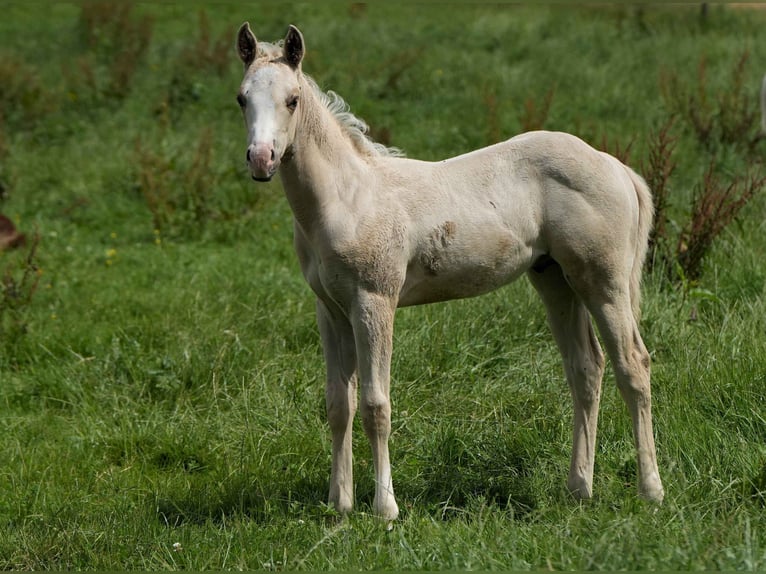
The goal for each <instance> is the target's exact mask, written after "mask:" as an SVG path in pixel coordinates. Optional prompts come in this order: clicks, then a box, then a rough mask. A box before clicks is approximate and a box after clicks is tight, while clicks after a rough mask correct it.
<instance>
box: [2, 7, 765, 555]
mask: <svg viewBox="0 0 766 574" xmlns="http://www.w3.org/2000/svg"><path fill="white" fill-rule="evenodd" d="M2 13H3V14H2V17H0V186H1V187H0V191H2V193H0V197H1V198H2V199H0V213H2V214H4V215H6V216H8V217H9V218H11V220H13V221H14V222H15V223H16V225H17V226H18V228H19V229H20V230H22V231H23V232H25V233H26V234H27V238H28V241H27V245H26V246H25V247H23V248H21V249H18V250H14V251H7V252H3V253H0V273H3V292H2V297H0V568H3V569H38V570H43V569H101V570H106V569H152V570H154V569H265V570H293V569H295V570H301V569H306V570H309V569H313V570H355V569H360V570H361V569H402V570H410V569H414V570H444V569H459V570H469V569H486V570H493V569H506V570H507V569H578V570H586V569H611V570H622V569H628V570H644V569H659V568H662V569H673V570H686V569H710V570H713V569H763V568H765V567H766V509H765V508H764V502H765V501H766V498H765V495H766V393H765V392H764V388H765V387H766V299H764V295H765V294H764V282H765V281H766V229H765V228H764V213H766V194H764V193H762V192H759V193H755V194H754V196H753V197H752V198H751V199H750V200H749V201H747V202H746V204H745V203H743V208H742V210H741V211H740V212H739V217H737V218H736V220H735V221H734V222H732V223H731V224H729V225H727V226H726V227H725V228H724V229H723V230H722V232H721V233H720V235H718V236H717V237H716V238H715V241H714V242H713V244H712V246H711V248H710V250H709V251H707V252H706V254H705V257H704V261H703V265H702V267H701V271H700V273H699V275H698V276H691V275H689V274H688V273H684V272H683V271H679V269H680V267H679V264H678V262H677V261H675V260H674V259H673V257H674V256H676V255H678V254H679V253H685V252H686V251H685V250H686V249H687V244H689V241H688V238H687V237H686V236H685V235H683V234H684V233H685V231H686V230H688V226H689V223H688V221H689V217H690V213H691V212H692V207H691V206H692V201H693V199H694V197H696V195H695V194H696V193H698V190H699V186H700V185H701V183H700V182H702V181H704V174H705V171H706V169H707V168H708V166H710V165H713V166H714V167H715V170H716V172H715V173H716V174H717V177H718V178H719V179H720V180H721V181H722V182H724V186H725V185H726V183H727V182H729V181H734V178H736V177H741V176H743V174H745V173H746V172H747V170H748V169H749V168H750V167H752V166H755V165H756V164H758V163H760V162H761V161H762V159H763V158H764V157H766V144H764V143H763V142H760V143H756V144H753V145H751V146H749V147H748V146H746V145H744V144H743V143H742V141H744V140H745V139H747V138H750V137H751V136H752V134H753V133H755V131H757V127H758V123H759V116H758V115H757V114H755V115H753V114H752V113H751V112H753V113H754V110H756V109H757V108H756V106H757V93H758V89H759V86H760V80H761V78H762V76H763V73H764V71H766V43H765V42H764V41H763V29H764V27H765V26H766V13H764V12H762V11H759V10H738V9H734V8H731V7H725V6H711V7H710V10H709V12H708V13H707V16H706V17H705V18H702V16H701V14H700V10H699V7H698V6H689V7H686V8H676V9H666V8H661V7H658V6H654V7H652V6H646V7H644V8H643V9H642V10H639V9H636V8H631V7H619V6H613V7H607V6H602V7H590V8H573V7H565V6H558V7H557V6H550V7H541V8H536V7H531V6H527V7H518V6H509V5H502V4H500V5H483V4H478V5H474V4H470V5H462V4H447V5H440V4H428V3H427V4H420V5H415V6H411V7H408V6H406V5H404V4H400V3H391V4H383V3H380V4H372V5H361V4H342V3H328V4H325V3H312V4H307V5H293V4H288V5H277V4H270V5H257V4H250V5H248V4H247V3H244V4H243V3H227V2H217V3H214V4H208V5H204V4H194V3H183V4H181V3H177V4H170V3H156V4H136V5H135V6H132V5H131V4H127V3H118V4H115V5H114V6H111V7H108V6H106V5H103V4H94V3H89V4H82V5H79V4H66V3H33V2H5V3H3V5H2ZM244 20H249V21H250V22H251V25H252V27H253V30H254V31H255V33H256V35H258V37H259V38H262V39H268V40H274V39H276V38H280V37H282V36H283V35H284V32H285V30H286V27H287V24H288V23H294V24H296V25H298V26H299V27H300V28H301V30H302V32H303V34H304V37H305V39H306V44H307V56H306V60H305V61H304V64H303V66H304V70H305V71H306V72H307V73H308V74H310V75H312V77H314V79H315V80H317V82H318V83H319V85H320V86H322V87H323V88H325V89H332V90H335V91H337V92H338V93H340V94H341V95H342V96H344V98H345V99H346V100H347V101H348V102H349V103H350V104H351V106H352V109H353V111H354V112H355V113H357V114H358V115H359V116H361V117H362V118H364V119H365V120H367V121H368V123H369V124H370V125H371V126H372V134H373V135H374V136H375V138H376V139H378V140H380V141H383V142H384V143H386V144H390V145H395V146H397V147H400V148H402V149H403V150H405V151H406V152H407V154H408V155H409V156H410V157H416V158H422V159H440V158H444V157H448V156H450V155H455V154H458V153H461V152H465V151H468V150H470V149H474V148H476V147H480V146H482V145H486V144H489V143H493V142H495V141H498V140H500V139H504V138H506V137H509V136H511V135H513V134H516V133H518V132H520V131H522V130H524V129H526V128H529V127H539V126H543V127H545V128H546V129H555V130H564V131H570V132H573V133H575V134H577V135H579V136H581V137H583V138H584V139H586V140H587V141H589V142H591V143H593V144H594V145H597V146H602V145H606V147H607V148H608V149H611V150H617V151H619V150H624V149H625V148H627V147H628V146H630V147H629V152H630V153H629V162H630V163H631V164H632V165H634V166H635V167H636V168H637V169H639V171H642V169H646V168H647V166H648V161H649V160H648V157H649V154H650V152H651V142H652V141H656V140H657V136H656V133H657V130H659V129H660V127H661V126H662V125H664V122H665V121H666V120H667V118H668V117H669V116H670V115H671V113H673V112H676V113H677V114H678V118H677V120H676V122H675V123H674V124H673V127H672V137H673V142H674V154H673V157H674V161H675V164H676V168H675V170H674V171H673V173H672V177H671V178H670V179H669V183H668V186H667V189H668V205H667V207H666V211H664V214H665V215H666V218H667V231H666V236H665V237H663V238H662V242H661V243H660V244H658V245H659V247H661V248H662V249H664V250H665V251H663V252H659V251H658V253H660V255H662V254H664V256H665V257H666V259H667V258H669V259H667V261H669V264H668V265H667V266H662V265H657V266H655V269H654V271H653V272H652V273H649V274H647V276H646V280H645V289H644V305H643V319H642V332H643V334H644V338H645V341H646V344H647V347H648V348H649V349H650V352H651V353H652V359H653V372H652V377H653V398H654V415H655V430H656V435H657V436H656V438H657V448H658V456H659V463H660V470H661V472H662V473H663V479H664V483H665V488H666V499H665V502H664V503H663V504H662V505H661V506H659V507H654V506H651V505H648V504H645V503H643V502H641V501H640V500H638V499H637V497H636V484H635V483H636V468H635V462H634V461H635V456H634V452H633V445H632V438H631V434H630V421H629V417H628V414H627V410H626V408H625V406H624V404H623V403H622V401H621V400H620V399H619V396H618V393H617V391H616V389H615V385H614V379H613V376H612V374H611V371H609V370H608V371H607V375H606V377H605V381H604V393H603V399H602V406H601V418H600V427H599V442H598V452H597V459H596V475H595V483H594V490H595V498H594V500H592V501H590V502H588V503H577V502H575V501H573V500H572V499H571V497H570V496H569V495H568V494H567V492H566V487H565V481H566V473H567V470H568V465H569V453H570V433H571V418H572V408H571V401H570V399H569V392H568V390H567V388H566V384H565V381H564V377H563V371H562V369H561V365H560V359H559V356H558V353H557V351H556V349H555V347H554V345H553V342H552V339H551V337H550V334H549V331H548V328H547V325H546V322H545V316H544V310H543V307H542V305H541V303H540V302H539V301H538V300H537V298H536V296H535V294H534V292H533V289H532V288H531V286H530V285H529V284H528V283H527V282H526V280H524V279H522V280H521V281H519V282H517V283H515V284H514V285H512V286H510V287H508V288H505V289H503V290H501V291H499V292H496V293H492V294H490V295H487V296H484V297H482V298H477V299H471V300H463V301H456V302H451V303H446V304H438V305H432V306H426V307H419V308H410V309H405V310H402V311H400V313H399V314H398V316H397V326H396V333H395V353H394V362H393V367H392V378H393V383H392V389H393V392H392V398H393V417H392V418H393V435H392V441H391V452H392V459H393V472H394V483H395V485H396V488H397V494H398V500H399V504H400V507H401V509H402V516H401V518H400V519H399V520H398V521H397V522H396V523H395V524H394V527H393V529H392V530H390V531H388V530H386V528H385V525H383V524H381V523H380V522H378V521H377V520H375V519H374V518H373V517H372V516H371V515H370V514H369V510H370V503H371V497H372V494H373V484H372V468H371V462H370V453H369V447H368V446H367V444H366V439H365V438H364V433H363V432H362V431H361V427H359V428H357V431H356V435H355V445H356V448H355V452H356V458H355V472H356V478H357V492H356V500H357V511H356V512H355V513H353V514H352V515H350V516H349V517H347V518H346V519H343V520H341V519H339V518H338V517H337V516H335V514H334V513H333V511H332V510H331V509H329V508H327V506H326V504H325V500H326V496H327V492H326V491H327V484H328V478H329V468H330V442H329V431H328V429H327V425H326V422H325V416H324V390H323V381H324V367H323V363H322V359H321V349H320V347H319V336H318V333H317V328H316V325H315V322H314V312H313V311H314V300H313V297H312V295H311V293H310V291H309V289H308V287H307V286H306V285H305V283H304V282H303V280H302V278H301V276H300V271H299V269H298V265H297V261H296V259H295V256H294V254H293V251H292V231H291V230H292V223H291V216H290V212H289V208H288V206H287V203H286V201H285V200H284V198H283V197H282V192H281V188H280V185H279V182H278V181H275V182H274V183H271V184H259V185H255V184H254V183H253V182H252V181H250V178H249V176H248V174H247V171H246V168H245V165H244V161H243V156H244V151H245V133H244V128H243V126H242V120H241V117H240V113H239V110H238V109H237V104H236V102H235V96H236V93H237V89H238V86H239V81H240V78H241V64H240V62H239V61H238V59H237V57H236V52H235V50H234V35H235V32H236V29H237V27H238V26H239V25H240V24H241V23H242V22H243V21H244ZM745 56H746V57H745ZM738 66H739V68H738ZM738 74H739V75H738ZM738 81H739V82H740V84H738V83H737V82H738ZM738 85H739V88H738V87H737V86H738ZM737 90H739V91H737ZM740 95H741V96H742V97H744V98H745V99H744V100H741V99H739V96H740ZM690 101H693V102H695V103H696V106H697V107H696V108H695V109H697V110H698V111H699V115H698V116H696V122H697V123H696V124H695V123H694V122H695V119H694V118H695V116H694V115H693V114H691V115H690V114H689V113H688V111H689V110H684V109H683V106H684V104H688V102H690ZM735 111H736V112H737V113H739V114H740V115H739V116H737V117H738V118H740V119H741V118H745V119H747V120H749V123H748V122H745V123H744V124H743V125H739V126H738V128H737V129H734V130H732V129H728V128H727V127H726V126H731V125H733V124H736V121H735V120H736V119H737V118H734V119H731V117H730V116H731V114H733V113H734V112H735ZM685 113H686V115H684V114H685ZM727 114H728V115H727ZM748 114H750V115H748ZM727 118H728V119H727ZM727 121H728V122H729V123H728V124H727V123H726V122H727ZM706 122H707V123H706ZM706 126H707V127H708V128H709V130H708V132H707V136H704V134H703V135H701V133H702V132H704V129H702V128H705V127H706ZM732 131H733V135H732ZM35 236H37V237H38V241H37V242H35V240H34V237H35ZM679 237H681V239H680V240H679ZM679 245H680V246H681V248H680V250H679V248H678V246H679ZM35 246H36V249H33V247H35ZM659 247H658V249H659ZM663 261H664V260H663ZM666 269H668V270H667V271H666Z"/></svg>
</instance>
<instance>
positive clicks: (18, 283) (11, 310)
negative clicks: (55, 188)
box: [0, 233, 41, 346]
mask: <svg viewBox="0 0 766 574" xmlns="http://www.w3.org/2000/svg"><path fill="white" fill-rule="evenodd" d="M39 242H40V237H39V235H38V234H37V233H36V234H35V235H34V236H33V237H32V239H31V240H30V241H29V242H28V245H27V247H26V249H25V250H24V251H22V252H20V253H9V252H5V254H4V255H3V258H4V260H3V263H4V268H3V270H2V277H1V279H0V280H1V281H2V284H0V341H2V342H3V343H4V344H5V345H6V346H7V345H12V344H13V343H15V342H16V341H17V339H18V338H19V337H21V336H22V335H24V334H25V333H26V332H27V329H28V323H27V314H28V310H29V308H30V306H31V304H32V298H33V297H34V294H35V292H36V291H37V285H38V282H39V281H40V273H41V270H40V267H39V264H38V259H37V247H38V244H39ZM23 244H24V242H19V246H21V245H23Z"/></svg>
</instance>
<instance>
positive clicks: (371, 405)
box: [360, 394, 391, 435]
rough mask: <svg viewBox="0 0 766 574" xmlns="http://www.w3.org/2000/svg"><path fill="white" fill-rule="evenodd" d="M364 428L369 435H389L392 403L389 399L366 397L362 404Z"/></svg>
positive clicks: (378, 396)
mask: <svg viewBox="0 0 766 574" xmlns="http://www.w3.org/2000/svg"><path fill="white" fill-rule="evenodd" d="M360 410H361V415H362V426H363V427H364V430H365V432H366V433H367V434H368V435H373V434H374V435H378V434H380V433H386V434H387V433H388V432H389V431H390V428H391V402H390V400H389V399H388V398H387V397H384V396H383V395H382V394H381V395H376V396H372V397H364V398H363V399H362V403H361V407H360Z"/></svg>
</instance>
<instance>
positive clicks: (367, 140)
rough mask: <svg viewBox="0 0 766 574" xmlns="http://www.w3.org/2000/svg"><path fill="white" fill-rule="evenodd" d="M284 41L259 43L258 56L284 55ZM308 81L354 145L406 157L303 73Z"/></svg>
mask: <svg viewBox="0 0 766 574" xmlns="http://www.w3.org/2000/svg"><path fill="white" fill-rule="evenodd" d="M283 43H284V41H283V40H279V41H277V42H274V43H270V42H259V43H258V52H259V54H258V56H259V57H268V58H269V59H271V60H272V61H274V60H276V59H278V58H281V57H282V46H283ZM302 75H303V78H304V79H305V80H306V83H307V84H308V85H309V86H310V87H311V89H312V90H313V92H314V94H315V95H316V96H317V99H318V100H319V101H320V102H321V103H322V105H324V107H326V108H327V109H328V111H329V112H330V113H331V114H332V115H333V116H334V117H335V119H336V120H337V121H338V124H340V126H341V127H342V128H343V130H344V131H345V132H346V133H347V134H348V136H349V137H350V138H351V141H352V142H353V144H354V146H356V148H357V149H358V150H359V151H360V152H361V153H363V154H366V155H382V156H391V157H404V152H403V151H402V150H400V149H399V148H396V147H388V146H385V145H383V144H381V143H378V142H376V141H373V139H372V138H371V137H370V136H369V134H368V132H369V131H370V127H369V126H368V125H367V123H366V122H365V121H364V120H363V119H361V118H359V117H357V116H355V115H354V114H352V113H351V108H350V106H349V105H348V104H347V103H346V100H344V99H343V98H342V97H340V96H339V95H338V94H336V93H335V92H333V91H332V90H328V91H326V92H324V91H322V89H321V88H320V87H319V85H318V84H317V83H316V82H315V81H314V79H313V78H312V77H311V76H309V75H307V74H302Z"/></svg>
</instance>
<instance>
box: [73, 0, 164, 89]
mask: <svg viewBox="0 0 766 574" xmlns="http://www.w3.org/2000/svg"><path fill="white" fill-rule="evenodd" d="M133 7H134V5H133V3H132V2H103V1H98V2H85V3H83V4H82V6H81V8H80V17H79V29H80V36H81V39H82V42H83V44H84V47H85V49H86V50H87V52H88V55H87V56H84V57H81V58H79V59H78V60H77V63H76V64H77V65H76V68H75V71H72V70H71V69H69V70H67V72H66V74H65V75H66V76H67V77H68V79H69V81H70V82H71V84H70V88H69V91H70V94H75V95H76V96H77V97H79V98H80V99H85V100H86V101H88V99H89V98H88V91H90V92H91V95H92V96H93V97H95V98H96V99H97V100H101V99H103V98H107V99H114V100H116V101H121V100H123V99H124V98H125V97H127V95H128V94H129V93H130V90H131V85H132V82H133V78H134V76H135V74H136V72H137V70H138V66H139V65H140V64H141V62H142V58H143V55H144V54H145V52H146V50H147V48H148V47H149V44H150V42H151V38H152V30H153V21H152V19H151V18H150V17H149V16H143V17H135V16H134V14H133ZM97 65H98V68H99V69H98V71H96V70H95V67H96V66H97ZM77 71H79V72H82V75H80V74H78V73H77ZM102 72H105V73H103V76H104V78H105V81H104V82H103V83H101V82H99V81H98V78H100V77H101V75H102Z"/></svg>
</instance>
